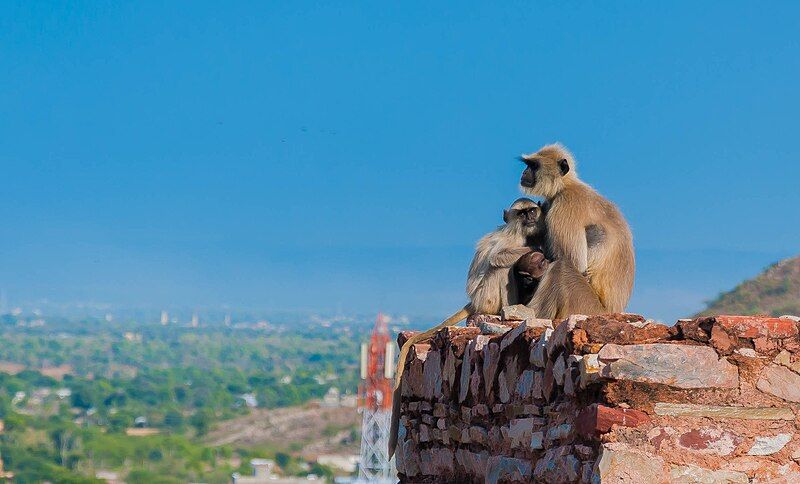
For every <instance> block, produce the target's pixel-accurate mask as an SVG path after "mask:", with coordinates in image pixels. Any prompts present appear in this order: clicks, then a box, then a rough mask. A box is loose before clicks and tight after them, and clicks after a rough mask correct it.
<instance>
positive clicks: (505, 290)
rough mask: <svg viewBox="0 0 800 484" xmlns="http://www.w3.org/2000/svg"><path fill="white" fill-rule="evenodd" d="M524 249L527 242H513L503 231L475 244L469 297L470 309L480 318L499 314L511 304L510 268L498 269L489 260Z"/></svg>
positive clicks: (488, 235) (469, 275) (487, 235)
mask: <svg viewBox="0 0 800 484" xmlns="http://www.w3.org/2000/svg"><path fill="white" fill-rule="evenodd" d="M515 245H516V246H523V245H524V239H522V238H519V237H516V238H513V237H512V236H510V235H509V234H506V233H504V232H503V230H502V228H499V229H498V230H495V231H494V232H491V233H489V234H486V235H484V236H483V237H482V238H481V239H480V240H479V241H478V243H477V244H476V247H475V255H474V256H473V258H472V263H471V264H470V267H469V273H468V274H467V287H466V290H467V296H468V297H469V301H470V303H469V305H470V309H471V311H472V312H473V313H477V314H499V313H500V310H501V309H502V307H503V306H504V305H506V304H509V303H510V302H511V293H512V292H511V291H510V290H509V289H510V286H511V285H512V284H513V282H514V281H513V279H512V278H513V270H512V268H511V267H495V266H493V265H492V264H491V262H490V260H491V257H492V255H493V254H495V253H497V252H499V251H502V250H505V249H508V248H511V247H513V246H515Z"/></svg>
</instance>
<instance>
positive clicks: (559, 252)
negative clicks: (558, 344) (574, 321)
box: [520, 144, 635, 319]
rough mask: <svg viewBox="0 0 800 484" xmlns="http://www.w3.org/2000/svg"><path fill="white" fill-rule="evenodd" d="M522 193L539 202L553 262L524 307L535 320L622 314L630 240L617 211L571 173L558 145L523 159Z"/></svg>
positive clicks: (630, 273) (630, 267)
mask: <svg viewBox="0 0 800 484" xmlns="http://www.w3.org/2000/svg"><path fill="white" fill-rule="evenodd" d="M522 161H523V162H524V163H525V165H526V167H525V170H524V171H523V172H522V178H521V180H520V185H521V187H522V191H523V192H525V193H527V194H529V195H535V196H541V197H544V198H545V200H546V204H547V216H546V217H545V225H546V233H547V235H546V239H547V256H548V258H551V259H552V260H553V262H552V263H550V264H549V266H548V268H547V270H546V271H545V274H544V277H543V278H542V280H541V281H540V282H539V287H538V289H537V290H536V294H535V295H534V296H533V300H532V301H531V302H530V303H529V304H528V306H530V307H531V308H533V309H534V311H536V315H537V316H538V317H540V318H548V319H554V318H564V317H566V316H569V315H570V314H599V313H605V312H622V311H623V310H624V309H625V306H626V305H627V303H628V299H629V298H630V295H631V290H632V289H633V277H634V270H635V261H634V254H633V236H632V235H631V230H630V228H629V227H628V223H627V222H626V221H625V217H623V216H622V214H621V213H620V211H619V209H618V208H617V207H616V206H615V205H614V204H613V203H611V202H610V201H608V200H607V199H606V198H604V197H603V196H602V195H600V194H599V193H597V192H596V191H595V190H594V189H593V188H592V187H590V186H589V185H587V184H586V183H584V182H583V181H581V180H580V179H579V178H578V175H577V174H576V173H575V160H574V159H573V157H572V154H571V153H570V152H569V151H567V149H566V148H564V147H563V146H561V145H560V144H554V145H548V146H545V147H543V148H542V149H540V150H539V151H537V152H536V153H533V154H530V155H525V156H523V157H522Z"/></svg>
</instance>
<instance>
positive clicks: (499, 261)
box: [489, 247, 531, 268]
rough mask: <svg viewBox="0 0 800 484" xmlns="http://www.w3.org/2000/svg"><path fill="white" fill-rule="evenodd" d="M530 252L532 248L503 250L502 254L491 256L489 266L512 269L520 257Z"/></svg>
mask: <svg viewBox="0 0 800 484" xmlns="http://www.w3.org/2000/svg"><path fill="white" fill-rule="evenodd" d="M530 251H531V248H530V247H514V248H513V249H506V250H501V251H500V252H497V253H496V254H492V255H491V256H489V264H491V265H492V267H496V268H500V267H511V266H513V265H514V263H515V262H517V261H518V260H519V258H520V257H522V256H523V255H525V254H527V253H529V252H530Z"/></svg>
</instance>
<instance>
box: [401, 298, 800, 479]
mask: <svg viewBox="0 0 800 484" xmlns="http://www.w3.org/2000/svg"><path fill="white" fill-rule="evenodd" d="M518 312H519V311H513V310H509V311H507V312H506V320H505V321H501V320H500V318H493V317H480V318H476V319H474V320H473V325H472V326H468V327H465V328H447V329H445V330H442V331H440V332H439V333H437V334H436V336H435V337H434V338H433V339H432V340H431V341H430V342H429V343H428V344H417V345H415V347H414V348H413V350H412V351H411V352H410V354H409V357H408V359H407V361H406V362H405V365H406V370H405V371H406V373H405V376H404V378H403V380H404V381H403V383H402V400H401V418H400V431H399V438H398V447H397V452H396V456H397V469H398V472H399V477H400V480H401V482H487V483H495V482H546V483H568V482H603V483H605V482H631V483H648V484H650V483H659V482H696V483H714V482H729V483H748V482H787V483H789V482H793V483H797V482H800V466H798V464H797V462H796V461H800V432H798V415H799V414H798V412H799V411H800V405H799V404H798V403H799V402H800V374H799V372H800V337H798V321H800V320H798V319H797V318H793V317H783V318H768V317H745V316H718V317H710V318H699V319H695V320H681V321H679V322H678V323H677V324H676V325H675V326H672V327H667V326H665V325H662V324H658V323H654V322H651V321H647V320H645V319H644V318H642V317H641V316H637V315H631V314H616V315H606V316H593V317H585V316H573V317H571V318H569V319H568V320H564V321H557V322H551V321H549V320H539V319H527V320H524V321H512V319H519V318H521V317H524V314H522V315H519V314H516V313H518ZM410 334H411V333H403V334H401V335H400V338H399V342H400V343H401V344H402V342H404V341H405V339H407V338H408V337H409V335H410Z"/></svg>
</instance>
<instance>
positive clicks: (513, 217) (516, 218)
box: [503, 198, 542, 232]
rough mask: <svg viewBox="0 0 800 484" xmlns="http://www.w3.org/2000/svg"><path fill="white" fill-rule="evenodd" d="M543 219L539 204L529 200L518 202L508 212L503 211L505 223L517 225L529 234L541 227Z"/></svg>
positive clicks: (524, 199)
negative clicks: (540, 223)
mask: <svg viewBox="0 0 800 484" xmlns="http://www.w3.org/2000/svg"><path fill="white" fill-rule="evenodd" d="M541 218H542V208H541V207H540V206H539V204H537V203H536V202H534V201H533V200H530V199H527V198H522V199H519V200H517V201H516V202H514V204H513V205H511V207H510V208H509V209H508V210H504V211H503V221H504V222H505V223H507V224H512V225H517V226H519V227H521V228H524V229H525V230H526V231H529V232H530V231H532V230H534V229H536V228H537V227H538V226H539V221H540V219H541Z"/></svg>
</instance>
